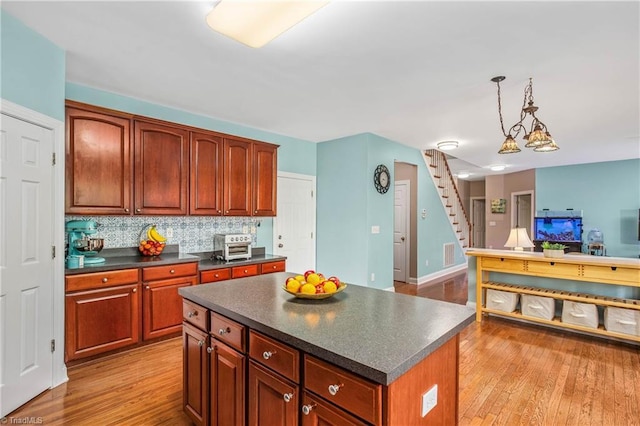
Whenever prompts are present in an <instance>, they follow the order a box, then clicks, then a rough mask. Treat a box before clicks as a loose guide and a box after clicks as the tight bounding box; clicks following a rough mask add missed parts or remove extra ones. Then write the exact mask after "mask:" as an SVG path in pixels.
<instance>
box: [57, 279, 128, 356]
mask: <svg viewBox="0 0 640 426" xmlns="http://www.w3.org/2000/svg"><path fill="white" fill-rule="evenodd" d="M138 289H139V285H138V284H130V285H121V286H117V287H108V288H100V289H96V290H88V291H79V292H74V293H68V294H67V295H66V297H65V308H66V320H65V361H72V360H75V359H79V358H84V357H88V356H92V355H97V354H101V353H104V352H107V351H110V350H114V349H119V348H122V347H125V346H129V345H134V344H136V343H138V341H139V340H140V292H139V291H138Z"/></svg>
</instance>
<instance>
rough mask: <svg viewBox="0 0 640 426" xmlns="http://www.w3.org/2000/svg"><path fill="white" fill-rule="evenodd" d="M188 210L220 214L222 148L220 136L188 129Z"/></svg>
mask: <svg viewBox="0 0 640 426" xmlns="http://www.w3.org/2000/svg"><path fill="white" fill-rule="evenodd" d="M189 144H190V158H191V161H190V173H189V175H190V178H189V214H191V215H206V216H221V215H222V214H223V211H222V209H223V206H222V193H223V190H222V180H223V174H222V169H223V161H222V156H223V148H224V142H223V139H222V136H220V135H217V134H215V133H208V132H191V136H190V142H189Z"/></svg>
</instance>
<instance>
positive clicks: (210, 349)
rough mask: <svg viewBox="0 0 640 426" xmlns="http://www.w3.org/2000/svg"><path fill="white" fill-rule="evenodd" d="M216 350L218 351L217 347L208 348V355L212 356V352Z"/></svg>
mask: <svg viewBox="0 0 640 426" xmlns="http://www.w3.org/2000/svg"><path fill="white" fill-rule="evenodd" d="M215 350H216V347H215V346H214V347H211V346H209V347H207V353H208V354H210V353H211V352H213V351H215Z"/></svg>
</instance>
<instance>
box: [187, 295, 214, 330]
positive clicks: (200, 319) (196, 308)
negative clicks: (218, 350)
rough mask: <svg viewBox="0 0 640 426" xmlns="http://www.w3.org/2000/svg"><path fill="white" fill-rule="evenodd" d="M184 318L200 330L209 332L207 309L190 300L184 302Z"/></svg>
mask: <svg viewBox="0 0 640 426" xmlns="http://www.w3.org/2000/svg"><path fill="white" fill-rule="evenodd" d="M182 318H184V320H185V321H186V322H188V323H190V324H193V325H195V326H196V327H198V328H199V329H200V330H203V331H207V329H208V327H207V325H208V324H207V308H203V307H202V306H200V305H196V304H195V303H193V302H190V301H188V300H183V301H182Z"/></svg>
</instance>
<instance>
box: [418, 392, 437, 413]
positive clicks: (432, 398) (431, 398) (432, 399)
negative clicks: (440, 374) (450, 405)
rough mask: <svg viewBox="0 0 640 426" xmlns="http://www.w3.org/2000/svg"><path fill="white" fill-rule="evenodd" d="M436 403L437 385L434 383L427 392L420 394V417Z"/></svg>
mask: <svg viewBox="0 0 640 426" xmlns="http://www.w3.org/2000/svg"><path fill="white" fill-rule="evenodd" d="M436 405H438V385H434V386H433V387H432V388H431V389H429V391H428V392H426V393H424V394H422V417H424V416H426V415H427V414H428V413H429V411H431V410H433V408H434V407H435V406H436Z"/></svg>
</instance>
